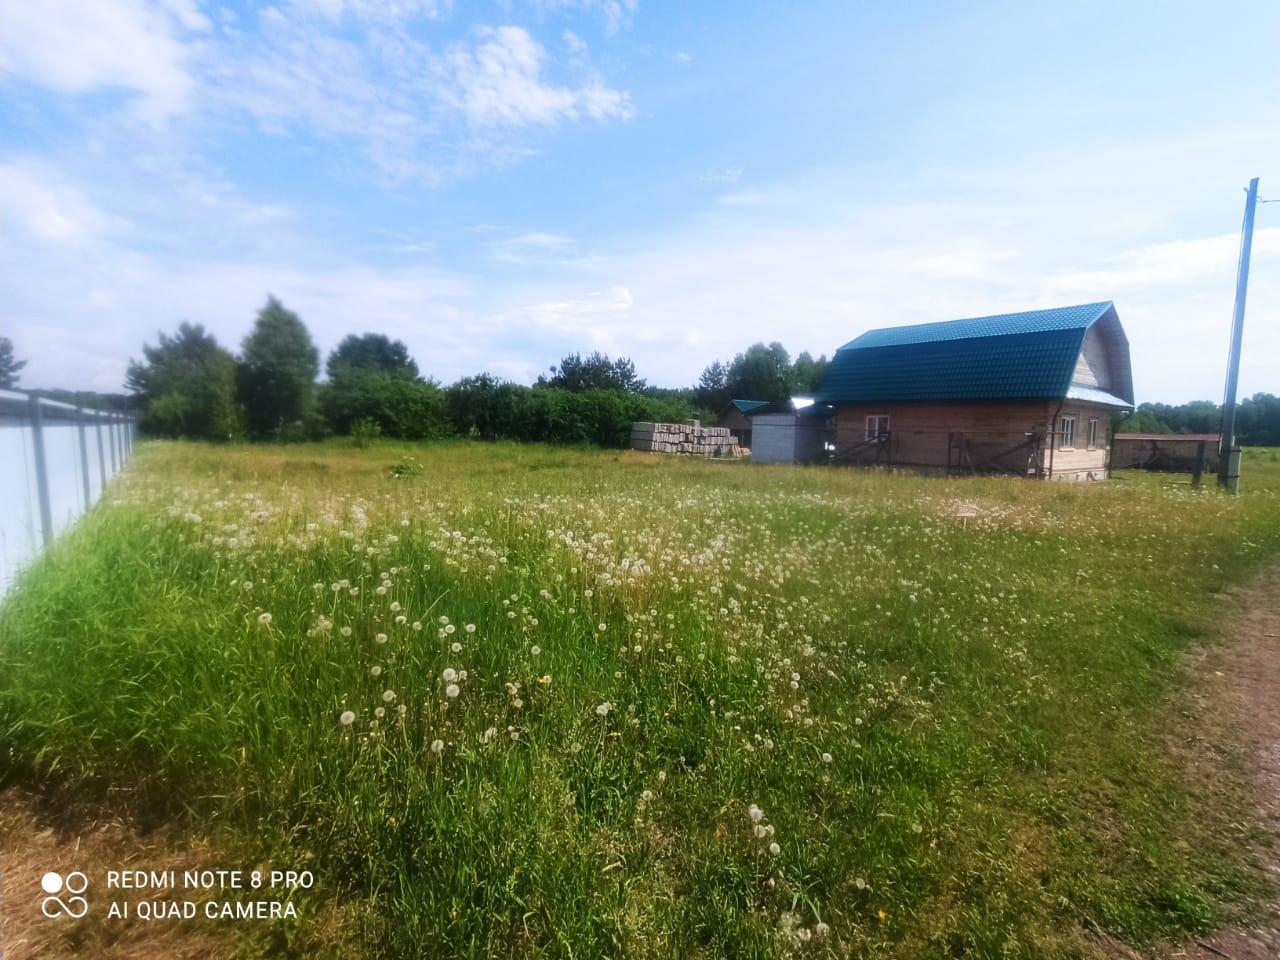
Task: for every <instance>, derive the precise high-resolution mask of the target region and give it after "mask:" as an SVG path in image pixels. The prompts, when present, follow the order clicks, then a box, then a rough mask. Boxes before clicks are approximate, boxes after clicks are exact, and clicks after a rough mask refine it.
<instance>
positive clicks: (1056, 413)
mask: <svg viewBox="0 0 1280 960" xmlns="http://www.w3.org/2000/svg"><path fill="white" fill-rule="evenodd" d="M817 399H818V400H819V401H820V402H822V403H828V404H831V405H833V406H834V407H835V409H836V458H837V460H840V461H843V462H848V463H860V464H889V465H891V466H895V467H903V468H908V469H912V470H917V471H920V472H925V473H947V474H954V473H1013V474H1018V475H1027V476H1035V477H1043V478H1052V479H1073V480H1075V479H1078V480H1090V479H1103V478H1105V477H1106V475H1107V472H1108V452H1109V439H1110V429H1109V427H1110V418H1111V414H1112V413H1113V412H1114V411H1116V410H1124V409H1130V408H1132V406H1133V375H1132V371H1131V368H1130V364H1129V341H1128V339H1127V338H1126V337H1125V334H1124V329H1123V328H1122V327H1121V325H1120V318H1119V317H1118V316H1117V315H1116V309H1115V305H1114V304H1113V303H1112V302H1111V301H1109V300H1108V301H1103V302H1100V303H1086V304H1080V305H1077V306H1072V307H1058V308H1055V309H1052V310H1030V311H1024V312H1022V313H1008V314H1001V315H999V316H992V317H975V318H971V319H966V320H952V321H948V322H944V323H925V324H920V325H917V326H908V327H886V328H883V329H877V330H869V331H867V332H866V333H864V334H862V336H860V337H858V338H856V339H854V340H851V341H850V342H849V343H847V344H845V345H844V346H843V347H841V348H840V349H839V350H837V351H836V354H835V356H834V357H833V358H832V360H831V363H830V365H829V366H828V368H827V372H826V375H825V377H824V378H823V381H822V384H821V386H820V387H819V390H818V396H817Z"/></svg>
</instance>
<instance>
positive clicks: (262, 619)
mask: <svg viewBox="0 0 1280 960" xmlns="http://www.w3.org/2000/svg"><path fill="white" fill-rule="evenodd" d="M258 622H259V623H261V624H268V623H270V622H271V614H269V613H263V614H260V615H259V616H258Z"/></svg>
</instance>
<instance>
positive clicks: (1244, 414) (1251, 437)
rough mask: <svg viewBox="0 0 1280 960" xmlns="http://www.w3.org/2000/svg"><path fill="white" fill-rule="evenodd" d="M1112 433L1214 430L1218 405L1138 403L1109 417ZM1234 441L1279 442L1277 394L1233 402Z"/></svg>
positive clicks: (1217, 426)
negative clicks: (1133, 407)
mask: <svg viewBox="0 0 1280 960" xmlns="http://www.w3.org/2000/svg"><path fill="white" fill-rule="evenodd" d="M1112 427H1113V429H1114V430H1115V432H1116V433H1218V432H1219V431H1220V430H1221V428H1222V405H1221V404H1218V403H1214V402H1213V401H1211V400H1193V401H1192V402H1190V403H1183V404H1179V405H1176V406H1174V405H1171V404H1167V403H1142V404H1139V405H1138V407H1137V409H1136V410H1134V411H1133V412H1132V413H1124V414H1119V415H1118V416H1117V417H1115V418H1114V420H1113V421H1112ZM1236 442H1237V443H1239V444H1240V445H1241V446H1246V447H1274V446H1280V397H1276V396H1273V395H1272V394H1270V393H1255V394H1254V395H1253V396H1251V397H1248V398H1246V399H1244V400H1242V401H1240V403H1238V404H1237V405H1236Z"/></svg>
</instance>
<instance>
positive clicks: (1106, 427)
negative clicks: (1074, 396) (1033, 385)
mask: <svg viewBox="0 0 1280 960" xmlns="http://www.w3.org/2000/svg"><path fill="white" fill-rule="evenodd" d="M1056 407H1057V404H1054V408H1055V409H1056ZM1063 417H1075V418H1076V429H1075V440H1074V442H1073V445H1072V446H1071V447H1063V446H1062V418H1063ZM1093 419H1097V421H1098V442H1097V445H1096V446H1094V447H1090V446H1089V421H1090V420H1093ZM1110 441H1111V414H1110V411H1109V410H1107V408H1106V407H1098V406H1094V405H1093V404H1087V403H1071V402H1070V401H1068V402H1067V403H1064V404H1063V405H1062V409H1061V410H1060V411H1058V416H1057V428H1056V430H1055V433H1054V436H1053V452H1052V457H1051V456H1050V453H1049V444H1048V443H1047V442H1046V444H1045V461H1044V464H1045V470H1046V471H1049V470H1050V468H1052V478H1053V479H1054V480H1105V479H1106V476H1107V456H1108V450H1109V445H1110Z"/></svg>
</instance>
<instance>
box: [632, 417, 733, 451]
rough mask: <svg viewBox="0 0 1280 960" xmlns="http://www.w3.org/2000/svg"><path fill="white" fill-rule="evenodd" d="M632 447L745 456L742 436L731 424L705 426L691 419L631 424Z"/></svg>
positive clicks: (636, 448)
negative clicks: (685, 421)
mask: <svg viewBox="0 0 1280 960" xmlns="http://www.w3.org/2000/svg"><path fill="white" fill-rule="evenodd" d="M631 449H632V450H647V451H649V452H651V453H677V454H682V455H684V456H687V457H741V456H742V455H743V450H742V448H741V447H739V446H738V438H737V437H735V436H734V435H733V434H732V433H730V432H729V428H728V427H704V426H702V424H700V423H699V422H698V421H697V420H690V421H689V422H687V423H643V422H636V423H633V424H631Z"/></svg>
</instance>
